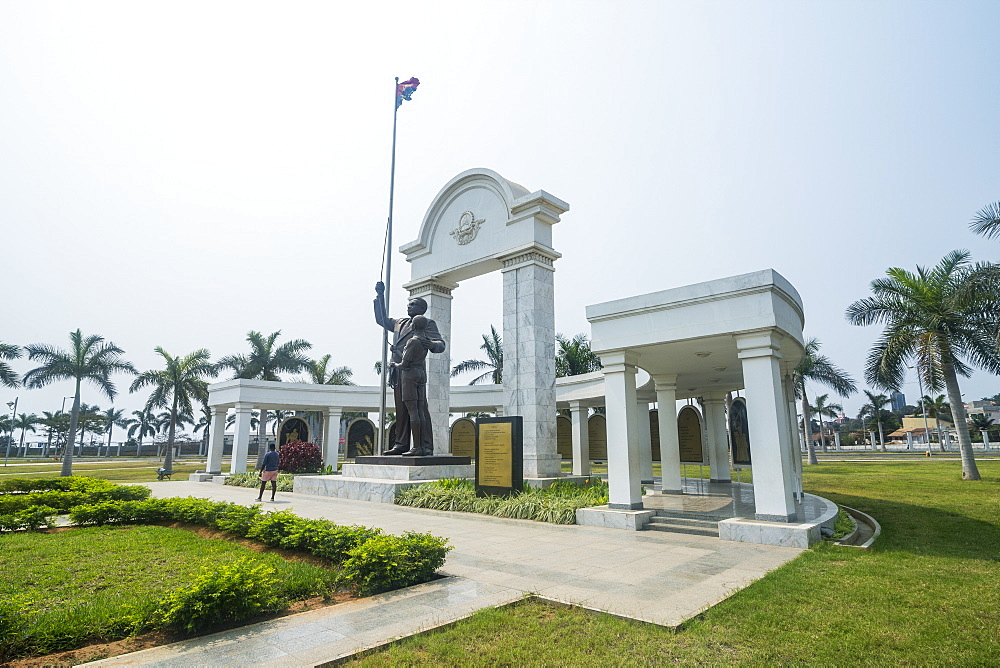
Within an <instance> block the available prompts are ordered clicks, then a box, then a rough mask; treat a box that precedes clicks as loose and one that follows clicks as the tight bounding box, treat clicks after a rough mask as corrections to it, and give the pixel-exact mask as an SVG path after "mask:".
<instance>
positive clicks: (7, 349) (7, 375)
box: [0, 341, 21, 388]
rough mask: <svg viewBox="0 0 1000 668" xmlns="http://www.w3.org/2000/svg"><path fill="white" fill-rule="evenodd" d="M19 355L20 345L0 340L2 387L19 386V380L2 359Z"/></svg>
mask: <svg viewBox="0 0 1000 668" xmlns="http://www.w3.org/2000/svg"><path fill="white" fill-rule="evenodd" d="M20 356H21V347H20V346H15V345H14V344H12V343H4V342H2V341H0V385H3V386H4V387H12V388H13V387H20V385H21V382H20V381H19V380H18V378H17V374H16V373H15V372H14V370H13V369H12V368H10V365H9V364H7V363H6V362H4V361H2V360H16V359H17V358H18V357H20Z"/></svg>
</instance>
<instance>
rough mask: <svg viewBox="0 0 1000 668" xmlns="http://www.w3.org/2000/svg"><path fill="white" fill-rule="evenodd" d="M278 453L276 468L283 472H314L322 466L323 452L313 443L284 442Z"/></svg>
mask: <svg viewBox="0 0 1000 668" xmlns="http://www.w3.org/2000/svg"><path fill="white" fill-rule="evenodd" d="M278 455H279V460H278V469H279V470H281V471H284V472H285V473H315V472H316V471H319V470H320V468H322V467H323V453H322V452H320V449H319V446H317V445H316V444H315V443H303V442H302V441H293V442H291V443H285V444H284V445H283V446H281V447H280V448H278Z"/></svg>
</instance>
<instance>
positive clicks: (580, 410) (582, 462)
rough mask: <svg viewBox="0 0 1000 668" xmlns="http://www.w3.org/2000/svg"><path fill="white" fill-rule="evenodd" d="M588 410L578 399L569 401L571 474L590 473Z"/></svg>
mask: <svg viewBox="0 0 1000 668" xmlns="http://www.w3.org/2000/svg"><path fill="white" fill-rule="evenodd" d="M589 412H590V409H589V408H587V407H586V406H584V405H583V404H581V403H580V402H579V401H571V402H569V415H570V423H571V424H572V431H573V475H590V432H588V431H587V415H588V413H589Z"/></svg>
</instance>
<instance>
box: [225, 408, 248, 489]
mask: <svg viewBox="0 0 1000 668" xmlns="http://www.w3.org/2000/svg"><path fill="white" fill-rule="evenodd" d="M235 410H236V436H235V437H234V439H233V459H232V461H231V462H230V464H229V472H230V473H246V471H247V455H248V453H249V452H250V411H251V410H253V406H252V405H251V404H236V409H235Z"/></svg>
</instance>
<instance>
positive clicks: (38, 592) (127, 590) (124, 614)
mask: <svg viewBox="0 0 1000 668" xmlns="http://www.w3.org/2000/svg"><path fill="white" fill-rule="evenodd" d="M0 545H2V546H3V548H4V556H5V565H4V569H3V575H2V577H0V600H2V599H5V598H11V597H16V599H17V600H22V601H23V600H25V599H26V600H27V601H30V603H29V604H28V606H27V610H28V611H29V613H30V614H31V620H32V623H31V625H30V640H29V642H28V645H29V646H31V647H33V648H34V650H35V652H37V653H38V654H45V653H47V652H52V651H57V650H60V649H69V648H73V647H78V646H80V645H81V644H82V643H83V641H84V640H107V639H114V638H120V637H124V636H126V635H128V633H129V631H130V629H129V624H130V623H132V620H135V619H142V618H144V616H148V613H149V611H150V610H152V608H153V607H155V604H156V602H157V600H158V599H159V598H160V597H162V596H163V595H164V594H166V593H167V592H169V591H171V590H172V589H173V588H175V587H177V586H180V585H187V584H189V583H190V582H191V581H192V580H193V579H194V578H195V576H196V575H197V574H198V573H199V572H200V571H201V570H202V568H203V567H205V566H209V567H218V566H220V565H223V564H227V563H230V562H233V561H236V560H237V559H239V558H241V557H252V558H253V560H254V561H255V562H260V563H265V564H267V565H268V566H270V567H272V568H274V569H275V570H276V571H277V574H278V577H279V579H280V580H281V581H282V586H283V588H284V590H285V592H284V593H285V594H286V595H287V596H289V597H290V598H291V599H293V600H294V599H301V598H306V597H309V596H312V595H317V594H326V593H329V592H331V591H333V587H334V585H333V579H334V577H335V575H336V571H334V570H330V569H328V568H324V567H321V566H317V565H312V564H309V563H299V562H290V561H286V560H285V559H283V558H282V557H280V556H278V555H277V554H274V553H267V552H264V553H262V552H256V551H254V550H252V549H250V548H248V547H244V546H242V545H241V544H239V543H237V542H234V541H230V540H223V539H209V538H201V537H199V536H198V535H197V534H195V533H193V532H191V531H186V530H184V529H173V528H169V527H163V526H118V527H91V528H80V529H73V530H70V531H62V532H57V533H12V534H6V535H4V536H3V537H2V538H0Z"/></svg>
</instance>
